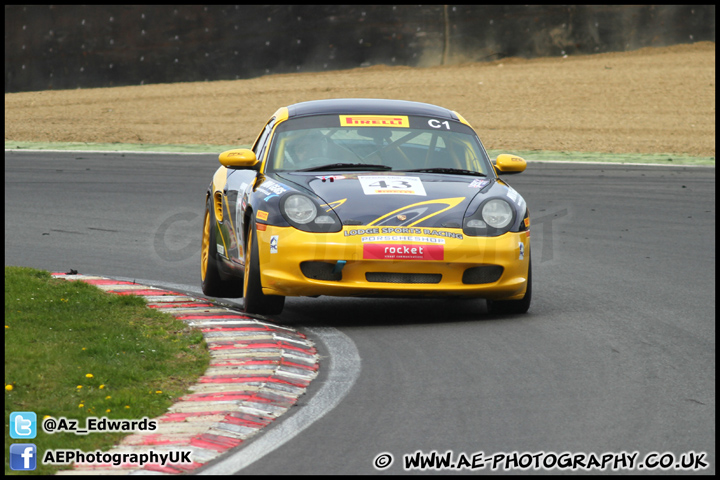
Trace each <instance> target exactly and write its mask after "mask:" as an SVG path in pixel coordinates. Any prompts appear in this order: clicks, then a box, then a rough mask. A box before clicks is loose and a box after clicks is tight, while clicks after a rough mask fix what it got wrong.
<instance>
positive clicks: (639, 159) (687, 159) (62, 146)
mask: <svg viewBox="0 0 720 480" xmlns="http://www.w3.org/2000/svg"><path fill="white" fill-rule="evenodd" d="M233 148H250V145H155V144H140V143H85V142H74V143H69V142H18V141H13V140H5V149H6V150H15V151H22V150H31V149H32V150H68V151H88V150H97V151H108V152H112V151H114V152H117V151H132V152H147V153H150V152H178V153H208V154H219V153H221V152H224V151H225V150H230V149H233ZM501 153H512V154H513V155H519V156H521V157H523V158H524V159H525V160H527V161H528V162H533V161H536V162H537V161H540V162H541V161H555V162H568V163H583V162H603V163H644V164H647V165H704V166H714V165H715V157H714V156H713V157H697V156H692V155H683V154H679V153H655V154H650V153H598V152H552V151H543V150H522V151H520V150H512V149H509V150H488V154H489V155H490V158H491V159H492V160H495V157H497V156H498V155H499V154H501Z"/></svg>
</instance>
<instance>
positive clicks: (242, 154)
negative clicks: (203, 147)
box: [219, 148, 258, 168]
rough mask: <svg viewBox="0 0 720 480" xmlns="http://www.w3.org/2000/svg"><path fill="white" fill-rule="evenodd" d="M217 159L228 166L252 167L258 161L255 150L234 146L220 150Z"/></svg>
mask: <svg viewBox="0 0 720 480" xmlns="http://www.w3.org/2000/svg"><path fill="white" fill-rule="evenodd" d="M219 160H220V163H221V164H223V166H225V167H228V168H253V167H254V166H255V165H257V163H258V160H257V158H256V157H255V152H253V151H252V150H249V149H247V148H236V149H234V150H228V151H226V152H222V153H221V154H220V157H219Z"/></svg>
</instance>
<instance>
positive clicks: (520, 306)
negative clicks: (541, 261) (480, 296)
mask: <svg viewBox="0 0 720 480" xmlns="http://www.w3.org/2000/svg"><path fill="white" fill-rule="evenodd" d="M531 299H532V263H531V262H530V257H529V256H528V281H527V290H526V291H525V296H524V297H523V298H521V299H520V300H487V309H488V312H489V313H498V314H506V313H527V311H528V309H529V308H530V300H531Z"/></svg>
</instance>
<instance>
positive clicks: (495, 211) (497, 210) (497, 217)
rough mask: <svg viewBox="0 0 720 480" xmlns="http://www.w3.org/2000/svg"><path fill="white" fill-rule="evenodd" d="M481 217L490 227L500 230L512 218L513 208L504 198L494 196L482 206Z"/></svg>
mask: <svg viewBox="0 0 720 480" xmlns="http://www.w3.org/2000/svg"><path fill="white" fill-rule="evenodd" d="M482 218H483V220H485V223H487V224H488V225H490V226H491V227H492V228H497V229H498V230H502V229H503V228H505V227H507V226H508V225H510V223H511V222H512V220H513V208H512V207H511V206H510V204H509V203H508V202H506V201H505V200H500V199H499V198H494V199H492V200H490V201H489V202H486V203H485V205H483V207H482Z"/></svg>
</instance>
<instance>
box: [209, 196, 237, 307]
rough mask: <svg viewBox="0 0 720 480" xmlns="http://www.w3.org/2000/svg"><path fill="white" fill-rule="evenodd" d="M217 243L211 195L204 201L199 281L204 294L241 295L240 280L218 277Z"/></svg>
mask: <svg viewBox="0 0 720 480" xmlns="http://www.w3.org/2000/svg"><path fill="white" fill-rule="evenodd" d="M217 262H218V259H217V243H215V210H214V209H213V206H212V197H210V198H208V201H207V202H206V203H205V220H204V222H203V234H202V247H201V249H200V281H201V284H202V291H203V293H204V294H205V295H210V296H211V297H221V298H238V297H241V296H242V290H243V284H242V280H241V279H238V280H234V281H228V280H223V279H222V278H220V273H219V272H218V267H217Z"/></svg>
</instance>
